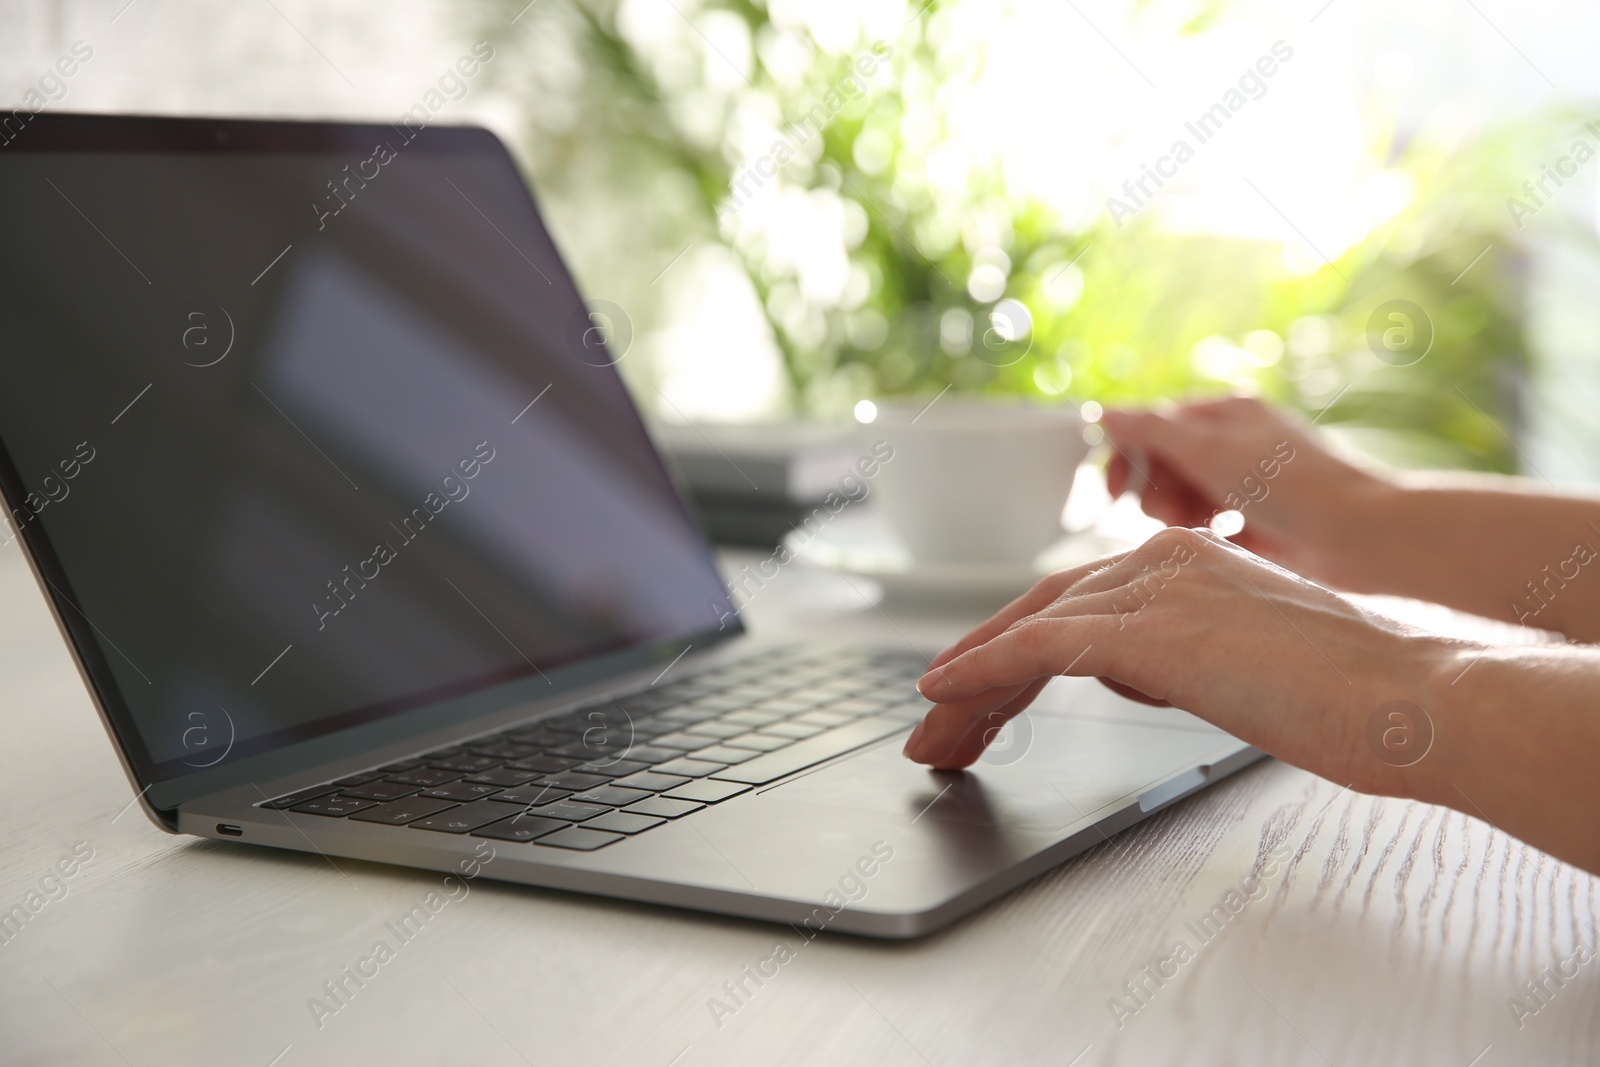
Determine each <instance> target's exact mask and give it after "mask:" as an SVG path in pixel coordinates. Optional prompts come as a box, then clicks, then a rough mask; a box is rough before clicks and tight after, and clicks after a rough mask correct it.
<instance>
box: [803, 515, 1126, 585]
mask: <svg viewBox="0 0 1600 1067" xmlns="http://www.w3.org/2000/svg"><path fill="white" fill-rule="evenodd" d="M784 545H785V546H786V547H787V548H788V549H789V551H790V553H792V554H793V556H794V558H795V559H798V560H801V561H802V562H805V563H809V564H811V565H812V566H815V567H820V568H822V569H824V570H830V571H836V572H838V573H841V574H848V575H853V576H857V577H861V578H867V579H870V580H872V581H874V582H876V583H877V584H878V585H879V586H881V587H882V588H883V592H884V595H885V596H886V597H893V598H897V599H923V600H928V599H936V600H964V601H973V600H984V601H998V602H1000V603H1004V602H1005V601H1007V600H1009V599H1011V598H1012V597H1015V596H1018V595H1019V594H1021V593H1023V592H1024V591H1026V590H1027V589H1028V587H1029V586H1031V585H1033V583H1034V582H1036V581H1038V580H1039V579H1040V578H1042V577H1044V576H1045V575H1046V574H1049V573H1051V572H1052V571H1058V570H1061V569H1063V568H1066V567H1075V566H1077V565H1079V564H1081V563H1088V562H1090V561H1091V560H1096V559H1099V558H1100V557H1101V556H1106V555H1109V554H1111V553H1113V552H1121V551H1122V550H1124V549H1126V548H1129V547H1131V542H1129V541H1125V540H1122V539H1120V538H1114V537H1109V536H1107V535H1106V534H1103V533H1101V532H1099V531H1097V530H1092V529H1091V530H1083V531H1079V532H1077V533H1071V534H1067V535H1065V536H1064V537H1062V539H1061V540H1060V541H1057V542H1056V543H1055V544H1053V545H1051V546H1050V547H1049V548H1047V549H1045V550H1044V551H1043V552H1041V553H1040V554H1039V555H1038V556H1037V557H1036V558H1035V559H1034V560H1033V562H1032V563H1031V564H1029V563H915V562H913V561H912V559H911V556H910V554H909V553H908V552H907V551H906V549H905V546H904V545H902V544H901V543H900V539H899V538H898V537H896V536H895V533H894V531H893V530H892V529H890V528H889V525H888V523H887V522H885V521H884V519H883V517H882V516H881V515H879V514H878V513H877V512H876V511H874V510H873V509H872V508H871V507H870V506H859V505H858V506H856V507H851V508H847V509H845V510H844V511H842V512H840V513H839V514H838V515H837V516H835V517H834V518H833V520H832V521H830V522H829V523H827V524H826V525H824V526H822V527H821V528H820V529H818V530H817V531H816V532H815V533H811V532H809V531H808V530H806V528H805V527H803V526H802V527H798V528H796V529H795V530H793V531H791V532H790V533H789V535H788V536H787V537H785V538H784Z"/></svg>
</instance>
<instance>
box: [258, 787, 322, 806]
mask: <svg viewBox="0 0 1600 1067" xmlns="http://www.w3.org/2000/svg"><path fill="white" fill-rule="evenodd" d="M333 792H337V790H336V789H335V788H334V786H333V785H332V784H331V783H329V784H325V785H314V786H312V787H311V788H309V789H300V790H297V791H295V792H293V793H288V794H285V795H284V796H281V797H278V798H277V799H276V800H269V801H267V802H266V803H265V804H263V805H261V806H262V807H263V808H280V809H281V808H292V807H294V806H295V805H296V804H304V803H305V802H306V801H308V800H315V799H316V798H317V797H325V796H327V795H328V794H329V793H333Z"/></svg>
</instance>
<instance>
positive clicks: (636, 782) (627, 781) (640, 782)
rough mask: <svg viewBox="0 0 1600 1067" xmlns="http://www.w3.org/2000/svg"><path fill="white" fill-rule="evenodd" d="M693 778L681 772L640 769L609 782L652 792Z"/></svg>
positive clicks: (660, 790) (657, 791) (658, 791)
mask: <svg viewBox="0 0 1600 1067" xmlns="http://www.w3.org/2000/svg"><path fill="white" fill-rule="evenodd" d="M693 780H694V779H692V778H685V777H684V776H683V775H681V774H660V773H657V772H656V771H640V772H639V773H638V774H630V775H628V776H627V777H626V778H617V779H615V780H613V781H612V783H611V784H612V785H620V786H622V787H624V788H626V789H646V790H649V791H650V792H652V793H660V792H662V791H663V790H667V789H671V788H672V787H673V786H679V785H682V784H683V783H685V782H691V781H693Z"/></svg>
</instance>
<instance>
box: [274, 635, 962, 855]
mask: <svg viewBox="0 0 1600 1067" xmlns="http://www.w3.org/2000/svg"><path fill="white" fill-rule="evenodd" d="M926 668H927V663H926V661H925V660H923V659H922V658H921V657H919V656H916V655H914V654H912V653H907V652H892V651H890V652H884V651H841V650H817V649H779V650H776V651H774V652H770V653H767V654H764V655H760V656H754V657H749V658H746V659H742V660H739V661H737V662H734V663H730V664H728V665H726V666H723V667H717V668H713V669H712V670H709V671H705V672H702V673H700V674H696V675H694V676H692V677H690V678H686V679H684V680H683V681H679V682H672V683H669V684H664V685H654V686H651V687H649V688H647V689H644V690H642V691H640V692H638V693H634V694H629V695H625V696H621V697H610V698H607V699H605V700H600V701H595V702H593V703H590V704H585V705H583V706H582V707H579V708H576V709H574V710H572V711H568V712H563V713H561V714H559V715H557V716H554V717H552V718H548V719H542V720H540V721H539V722H536V723H531V724H527V723H525V724H523V725H520V726H514V727H511V728H510V729H507V730H502V731H500V732H499V733H496V734H492V735H489V736H486V737H480V738H477V739H476V740H473V741H468V742H465V743H462V744H454V745H449V746H446V747H444V748H439V749H435V750H433V751H431V752H425V753H423V754H421V755H419V756H416V757H414V758H411V759H406V760H401V761H400V762H398V763H390V764H387V765H385V766H382V767H377V768H374V769H373V770H371V771H367V772H364V773H361V774H355V775H350V776H348V777H345V778H340V779H338V780H337V781H332V782H326V783H324V784H322V785H318V786H312V787H311V788H309V789H301V790H297V791H296V792H293V793H290V794H287V795H285V796H281V797H278V798H276V799H274V800H269V801H265V802H264V803H262V804H261V805H259V806H260V807H265V808H276V809H287V810H288V811H291V812H296V813H298V814H302V815H320V816H323V817H324V818H330V819H350V820H353V821H356V822H372V823H381V824H384V825H387V826H407V827H410V828H412V829H414V830H424V831H432V832H435V833H447V834H471V835H473V836H476V837H486V838H492V839H496V840H501V841H526V842H531V843H533V844H535V845H541V846H546V847H551V848H565V849H577V850H580V851H592V850H594V849H598V848H604V847H606V846H607V845H613V844H616V843H617V842H618V841H623V840H626V839H627V838H628V837H631V836H633V835H635V834H641V833H645V832H647V831H649V830H652V829H654V828H655V827H657V826H661V825H664V824H665V823H666V822H667V821H668V820H669V819H677V818H681V817H683V816H685V815H689V814H691V813H693V812H696V811H699V810H701V809H702V808H704V807H705V806H706V805H708V804H718V803H721V802H722V801H724V800H728V799H730V798H732V797H736V796H738V795H740V794H741V793H746V792H748V791H749V790H750V789H752V788H753V787H755V786H760V785H765V784H767V783H768V782H773V781H777V780H778V779H779V778H782V777H785V776H786V775H789V774H793V773H794V772H796V771H799V770H803V769H805V768H806V767H810V766H813V765H815V764H818V763H821V762H823V761H824V760H828V759H831V758H833V757H834V756H837V755H841V754H843V753H845V752H849V751H851V750H853V749H856V748H860V747H861V746H862V745H866V744H870V743H871V742H873V741H877V740H880V739H882V738H884V737H888V736H889V735H890V734H893V733H896V732H898V731H900V730H903V729H904V728H905V727H906V726H907V725H909V724H910V723H913V722H915V721H917V720H918V719H920V718H921V717H922V716H923V714H924V713H926V711H927V710H928V708H929V707H930V706H931V705H930V704H929V703H928V702H927V701H926V700H924V699H922V697H921V696H919V695H918V694H917V691H916V689H915V688H914V686H913V683H914V682H915V681H916V679H917V678H918V677H920V676H921V674H922V672H923V671H924V670H926Z"/></svg>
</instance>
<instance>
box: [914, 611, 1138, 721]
mask: <svg viewBox="0 0 1600 1067" xmlns="http://www.w3.org/2000/svg"><path fill="white" fill-rule="evenodd" d="M1112 596H1114V594H1109V593H1100V594H1095V595H1094V596H1091V597H1085V598H1083V607H1084V609H1086V610H1088V611H1089V612H1090V613H1085V614H1073V615H1061V616H1043V615H1041V616H1038V617H1036V618H1033V619H1029V620H1027V621H1026V622H1025V623H1023V624H1021V625H1018V626H1013V627H1011V628H1010V629H1008V630H1006V631H1005V632H1004V633H1001V634H998V635H996V636H995V637H993V638H992V639H990V640H989V641H986V642H984V643H983V644H981V645H979V646H978V647H976V648H973V649H971V650H969V651H967V652H963V653H961V654H960V655H958V656H956V657H955V658H954V659H952V660H950V661H949V662H948V663H944V664H942V665H940V666H938V667H934V668H931V669H930V670H929V671H928V673H927V674H924V675H923V676H922V677H921V678H920V679H918V681H917V691H918V692H920V693H921V694H922V695H923V696H925V697H927V698H928V699H929V700H932V701H934V702H936V703H940V704H949V703H954V702H956V701H960V700H965V699H968V698H970V697H975V696H977V695H979V694H980V693H982V692H984V691H985V690H988V689H995V688H999V687H1001V686H1010V685H1025V684H1027V683H1030V682H1032V681H1033V680H1034V679H1036V678H1048V677H1054V676H1055V675H1058V674H1073V675H1085V674H1092V675H1100V674H1105V673H1109V672H1108V671H1107V670H1106V669H1105V667H1106V665H1107V659H1106V655H1107V651H1108V650H1106V649H1103V648H1102V649H1100V650H1098V651H1097V650H1096V642H1104V641H1106V640H1107V639H1109V638H1110V637H1111V636H1112V635H1114V634H1115V633H1116V630H1117V620H1116V616H1115V613H1114V605H1113V604H1111V602H1110V601H1111V597H1112ZM1096 608H1101V609H1104V610H1103V613H1102V611H1100V610H1093V609H1096Z"/></svg>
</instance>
